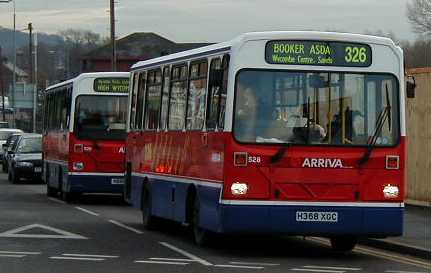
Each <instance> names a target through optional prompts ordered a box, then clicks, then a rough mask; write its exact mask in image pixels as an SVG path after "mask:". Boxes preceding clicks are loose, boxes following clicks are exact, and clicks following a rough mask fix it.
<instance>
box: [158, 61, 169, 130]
mask: <svg viewBox="0 0 431 273" xmlns="http://www.w3.org/2000/svg"><path fill="white" fill-rule="evenodd" d="M169 73H170V69H169V67H165V68H164V69H163V94H162V100H161V110H160V126H159V128H160V130H165V129H166V124H167V118H168V109H169Z"/></svg>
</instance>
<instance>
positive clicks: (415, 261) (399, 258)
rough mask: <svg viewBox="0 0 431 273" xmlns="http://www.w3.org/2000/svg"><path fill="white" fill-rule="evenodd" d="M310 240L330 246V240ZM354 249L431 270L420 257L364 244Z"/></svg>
mask: <svg viewBox="0 0 431 273" xmlns="http://www.w3.org/2000/svg"><path fill="white" fill-rule="evenodd" d="M308 240H310V241H313V242H316V243H319V244H323V245H326V246H330V244H329V241H328V240H325V239H322V238H317V237H310V239H308ZM353 251H354V252H357V253H361V254H366V255H372V256H374V257H378V258H383V259H386V260H390V261H394V262H398V263H403V264H408V265H414V266H419V267H422V268H425V269H428V270H431V263H429V262H426V261H423V260H419V259H414V258H407V257H405V256H401V255H397V254H394V253H392V252H388V251H385V252H383V251H381V250H373V249H372V248H369V247H364V246H357V247H355V249H354V250H353Z"/></svg>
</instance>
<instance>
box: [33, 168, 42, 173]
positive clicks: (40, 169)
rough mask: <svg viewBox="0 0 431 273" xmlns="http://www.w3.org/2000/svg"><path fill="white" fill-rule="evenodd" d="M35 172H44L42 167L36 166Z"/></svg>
mask: <svg viewBox="0 0 431 273" xmlns="http://www.w3.org/2000/svg"><path fill="white" fill-rule="evenodd" d="M34 172H35V173H41V172H42V167H35V168H34Z"/></svg>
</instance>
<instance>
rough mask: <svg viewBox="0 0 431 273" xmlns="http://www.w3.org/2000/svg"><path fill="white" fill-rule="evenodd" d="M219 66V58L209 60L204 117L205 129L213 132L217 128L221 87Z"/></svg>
mask: <svg viewBox="0 0 431 273" xmlns="http://www.w3.org/2000/svg"><path fill="white" fill-rule="evenodd" d="M221 64H222V63H221V60H220V58H215V59H212V60H211V65H210V74H209V84H208V96H207V115H206V128H207V129H208V130H215V129H216V127H217V119H218V113H219V105H220V91H221V90H220V89H221V85H222V83H221V76H220V71H221Z"/></svg>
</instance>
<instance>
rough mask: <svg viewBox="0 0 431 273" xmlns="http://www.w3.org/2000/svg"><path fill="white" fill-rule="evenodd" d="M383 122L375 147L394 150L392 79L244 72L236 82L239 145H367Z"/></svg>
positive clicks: (395, 107)
mask: <svg viewBox="0 0 431 273" xmlns="http://www.w3.org/2000/svg"><path fill="white" fill-rule="evenodd" d="M383 114H385V115H383ZM382 116H385V118H381V117H382ZM380 119H382V120H383V122H384V123H383V126H382V128H381V129H377V131H378V132H377V141H376V145H378V146H379V145H380V146H389V145H394V144H396V143H397V141H398V136H399V122H398V83H397V80H396V78H395V77H394V76H392V75H388V74H359V73H338V72H337V73H336V72H325V73H320V72H319V73H313V72H293V71H268V70H265V71H260V70H243V71H241V72H239V74H238V76H237V82H236V98H235V117H234V130H233V131H234V136H235V139H236V140H237V141H239V142H243V143H298V144H313V145H316V144H317V145H325V144H326V145H367V144H368V143H369V139H370V138H371V136H373V135H374V134H375V131H376V127H379V126H378V124H379V122H381V121H379V120H380Z"/></svg>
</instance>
